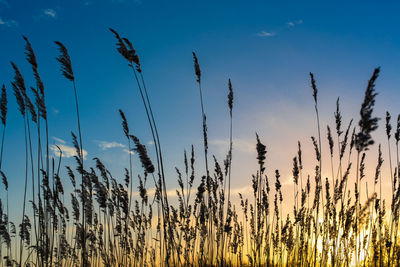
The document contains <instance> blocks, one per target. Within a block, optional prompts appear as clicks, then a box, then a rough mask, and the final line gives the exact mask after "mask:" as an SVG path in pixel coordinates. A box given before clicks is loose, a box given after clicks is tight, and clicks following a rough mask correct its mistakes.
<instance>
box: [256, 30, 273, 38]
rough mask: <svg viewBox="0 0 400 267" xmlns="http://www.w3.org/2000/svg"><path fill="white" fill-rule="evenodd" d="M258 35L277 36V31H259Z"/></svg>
mask: <svg viewBox="0 0 400 267" xmlns="http://www.w3.org/2000/svg"><path fill="white" fill-rule="evenodd" d="M257 36H259V37H272V36H275V33H274V32H266V31H260V32H259V33H257Z"/></svg>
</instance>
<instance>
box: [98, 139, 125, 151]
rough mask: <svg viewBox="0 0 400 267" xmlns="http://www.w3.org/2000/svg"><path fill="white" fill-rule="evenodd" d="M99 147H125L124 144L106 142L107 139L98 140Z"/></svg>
mask: <svg viewBox="0 0 400 267" xmlns="http://www.w3.org/2000/svg"><path fill="white" fill-rule="evenodd" d="M99 147H100V148H101V149H102V150H107V149H110V148H115V147H125V145H123V144H121V143H117V142H107V141H99Z"/></svg>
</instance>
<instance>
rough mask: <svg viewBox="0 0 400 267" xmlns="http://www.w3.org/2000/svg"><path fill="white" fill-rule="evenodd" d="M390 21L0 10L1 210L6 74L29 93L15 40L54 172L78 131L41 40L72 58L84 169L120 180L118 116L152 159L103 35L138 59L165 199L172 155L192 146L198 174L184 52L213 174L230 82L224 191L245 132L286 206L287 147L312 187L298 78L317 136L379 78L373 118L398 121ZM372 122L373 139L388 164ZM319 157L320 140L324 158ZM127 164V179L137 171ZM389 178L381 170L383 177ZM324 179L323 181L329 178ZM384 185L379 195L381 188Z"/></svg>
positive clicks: (299, 4)
mask: <svg viewBox="0 0 400 267" xmlns="http://www.w3.org/2000/svg"><path fill="white" fill-rule="evenodd" d="M399 11H400V4H399V3H396V2H395V1H149V0H103V1H94V0H92V1H90V0H89V1H76V0H71V1H59V0H57V1H55V0H53V1H20V0H0V36H1V39H0V48H1V49H0V62H1V63H0V84H1V83H4V84H5V85H6V87H7V90H8V91H7V92H8V95H9V113H8V124H7V131H6V143H5V157H4V162H3V170H4V172H5V173H6V174H7V176H8V177H9V184H10V185H9V187H10V196H11V201H13V202H15V203H18V202H20V201H22V198H21V196H22V190H21V188H22V186H23V177H24V166H25V162H24V160H23V159H24V155H25V154H24V153H25V148H24V128H23V121H22V119H21V115H20V114H19V112H18V110H17V105H16V102H15V99H14V97H13V95H12V91H11V86H10V82H11V81H12V79H13V75H14V74H13V71H12V68H11V65H10V63H9V62H10V61H13V62H15V63H16V64H17V66H18V67H19V68H20V69H21V72H22V74H23V75H24V77H25V79H26V82H27V84H29V85H33V77H32V73H31V69H30V66H29V64H28V63H27V62H26V60H25V55H24V41H23V39H22V35H25V36H27V37H28V38H29V40H30V42H31V44H32V46H33V48H34V50H35V53H36V56H37V59H38V64H39V73H40V74H41V77H42V79H43V81H44V83H45V92H46V104H47V108H48V113H49V127H50V138H51V139H50V142H51V145H59V146H60V147H61V148H62V149H63V155H64V157H63V159H62V163H63V165H72V166H73V165H74V162H73V160H72V158H71V156H72V155H73V151H72V150H71V146H72V142H71V131H74V132H76V131H77V126H76V117H75V106H74V95H73V88H72V85H71V83H70V82H69V81H67V80H66V79H65V78H64V77H62V75H61V72H60V70H59V65H58V63H57V61H56V59H55V58H56V56H57V55H58V51H57V47H56V45H55V44H54V42H53V41H61V42H62V43H64V45H65V46H66V47H67V48H68V51H69V54H70V56H71V59H72V65H73V70H74V73H75V77H76V83H77V90H78V97H79V104H80V112H81V123H82V132H83V143H84V148H85V150H86V152H87V155H86V161H87V162H89V163H88V164H89V165H90V164H93V161H92V159H93V158H94V157H99V158H100V159H102V160H103V161H104V163H105V164H106V166H107V167H108V168H109V169H110V170H111V171H112V172H113V173H115V174H116V176H118V175H119V176H120V177H121V179H122V176H121V175H122V173H123V169H124V168H125V167H127V166H128V153H127V151H126V149H127V147H126V140H125V138H124V135H123V131H122V128H121V120H120V117H119V113H118V109H123V110H124V111H125V113H126V116H127V118H128V122H129V125H130V128H131V131H132V133H133V134H135V135H136V136H138V137H139V138H140V139H141V140H142V142H143V143H145V144H146V145H147V147H148V150H149V152H150V154H151V155H153V156H154V152H153V145H152V142H151V133H150V130H149V128H148V124H147V122H146V117H145V113H144V108H143V105H142V103H141V101H140V99H139V93H138V90H137V87H136V84H135V81H134V79H133V77H132V75H131V72H130V71H129V68H128V66H127V62H126V61H124V60H123V58H122V57H121V56H120V55H119V54H118V52H117V51H116V46H115V39H114V37H113V35H112V34H111V32H110V31H109V30H108V28H110V27H111V28H114V29H115V30H117V31H118V32H119V33H120V34H121V35H122V36H124V37H127V38H128V39H129V40H131V41H132V43H133V45H134V47H135V49H136V51H137V53H138V55H139V57H140V60H141V64H142V69H143V73H144V77H145V79H146V82H147V85H148V88H149V94H150V98H151V101H152V105H153V111H154V113H155V116H156V119H157V123H158V128H159V132H160V137H161V144H162V146H163V150H164V155H165V162H166V166H167V167H166V171H167V175H168V177H167V187H168V189H170V190H171V191H172V192H173V191H174V189H175V188H176V187H177V182H176V177H177V176H176V174H175V171H174V168H175V166H177V167H179V168H182V167H183V151H184V149H186V150H190V147H191V145H192V144H193V145H194V147H195V153H196V159H197V161H196V168H197V169H196V171H197V174H198V175H199V176H200V175H201V174H203V173H204V163H203V154H202V152H201V151H202V122H201V110H200V102H199V95H198V94H199V92H198V87H197V84H196V78H195V75H194V70H193V58H192V51H195V52H196V53H197V56H198V58H199V63H200V67H201V70H202V85H203V97H204V101H205V111H206V115H207V122H208V136H209V144H210V151H211V154H215V155H216V157H217V159H218V160H219V161H220V162H222V160H223V159H224V158H225V155H226V153H227V151H228V147H229V143H228V137H229V111H228V106H227V94H228V79H229V78H230V79H231V80H232V85H233V89H234V94H235V99H234V111H233V117H234V120H233V135H234V151H233V168H232V172H233V173H232V187H233V192H235V193H237V192H239V191H246V190H247V191H248V192H249V190H250V188H251V174H253V173H255V172H256V168H257V165H256V164H257V161H256V151H255V134H256V132H257V133H258V134H259V136H260V138H261V141H262V142H263V143H264V144H265V145H266V146H267V151H268V153H267V160H266V167H267V172H268V174H269V175H270V176H271V177H273V173H274V171H275V169H279V170H280V172H281V174H282V179H283V185H284V198H286V199H288V200H289V201H288V202H289V203H290V200H292V199H293V196H292V191H293V182H292V178H291V170H292V165H291V164H292V160H293V157H294V156H295V154H296V151H297V141H301V143H302V146H303V149H304V152H303V153H304V155H305V157H304V158H305V160H304V161H305V163H304V164H305V166H306V167H305V170H304V172H305V173H309V174H310V175H313V172H314V171H313V169H314V166H315V164H316V163H315V159H314V154H313V147H312V143H311V139H310V137H311V136H316V135H317V128H316V121H315V113H314V106H313V99H312V90H311V88H310V82H309V76H308V75H309V72H313V73H314V75H315V78H316V81H317V86H318V88H319V107H320V112H321V121H323V122H322V136H323V137H325V136H326V125H327V124H328V123H329V125H331V128H334V118H333V112H334V111H335V108H336V107H335V105H336V98H337V97H340V101H341V102H340V103H341V108H342V114H343V118H344V125H346V126H347V124H348V122H349V121H350V119H351V118H354V120H355V122H358V120H359V115H358V113H359V109H360V104H361V102H362V100H363V94H364V90H365V87H366V85H367V81H368V79H369V77H370V76H371V74H372V72H373V70H374V68H375V67H378V66H380V67H381V76H380V77H379V79H378V81H377V85H376V89H377V91H378V93H379V95H378V97H377V102H376V108H375V113H374V114H375V115H376V116H378V117H381V118H384V116H385V112H386V110H388V111H390V112H391V114H392V117H393V118H396V117H397V114H398V113H399V112H400V110H399V106H398V103H399V99H400V95H399V94H398V90H399V84H400V77H399V75H398V71H399V69H400V49H399V48H400V34H399V33H400V32H399V31H400V30H399V27H398V26H399V20H398V14H399ZM392 121H394V119H392ZM383 122H384V119H381V120H380V126H381V127H380V128H379V129H378V130H377V131H376V132H375V133H374V138H375V140H376V143H382V148H383V151H384V156H385V157H387V156H388V154H387V153H388V152H387V151H388V150H387V149H388V146H387V142H386V141H385V138H384V127H382V126H383ZM392 145H393V147H392V151H394V144H393V143H392ZM34 146H35V144H34ZM327 148H328V147H327V142H326V140H325V139H324V144H323V147H322V149H323V150H325V151H326V150H327ZM376 151H377V146H376V145H375V146H373V147H372V148H371V153H370V156H367V162H368V163H370V165H369V166H370V169H371V171H370V173H369V174H370V175H369V176H368V177H367V178H366V179H367V181H372V180H373V177H372V176H373V171H374V168H375V166H376V161H377V156H376V154H377V153H376ZM385 153H386V154H385ZM54 155H56V154H54ZM153 158H154V157H153ZM134 160H135V165H134V166H135V171H134V173H135V174H136V175H137V174H140V173H141V169H140V164H139V163H138V159H137V158H135V157H134ZM327 160H329V159H328V158H327ZM326 162H328V161H326ZM327 165H328V164H327ZM388 168H389V167H388V161H387V160H386V159H385V162H384V164H383V169H384V173H386V174H387V170H388ZM325 172H326V175H329V172H330V168H327V169H326V170H323V175H324V174H325ZM64 179H65V181H64V183H66V184H68V180H67V179H66V178H64ZM383 179H385V180H384V181H385V184H384V190H386V191H385V192H389V191H390V183H389V181H390V179H389V178H388V176H387V175H386V177H384V178H383ZM150 187H151V185H150ZM3 193H4V190H3V188H0V195H2V194H3Z"/></svg>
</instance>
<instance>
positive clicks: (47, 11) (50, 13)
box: [43, 8, 57, 18]
mask: <svg viewBox="0 0 400 267" xmlns="http://www.w3.org/2000/svg"><path fill="white" fill-rule="evenodd" d="M43 14H44V15H46V16H49V17H52V18H55V17H56V16H57V13H56V11H55V10H54V9H51V8H48V9H45V10H43Z"/></svg>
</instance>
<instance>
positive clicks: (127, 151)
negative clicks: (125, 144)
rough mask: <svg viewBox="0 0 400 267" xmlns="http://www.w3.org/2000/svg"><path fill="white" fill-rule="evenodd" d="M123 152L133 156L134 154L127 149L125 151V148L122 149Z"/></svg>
mask: <svg viewBox="0 0 400 267" xmlns="http://www.w3.org/2000/svg"><path fill="white" fill-rule="evenodd" d="M124 152H126V153H128V154H131V155H135V152H133V151H132V150H131V151H129V149H126V148H125V149H124Z"/></svg>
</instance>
